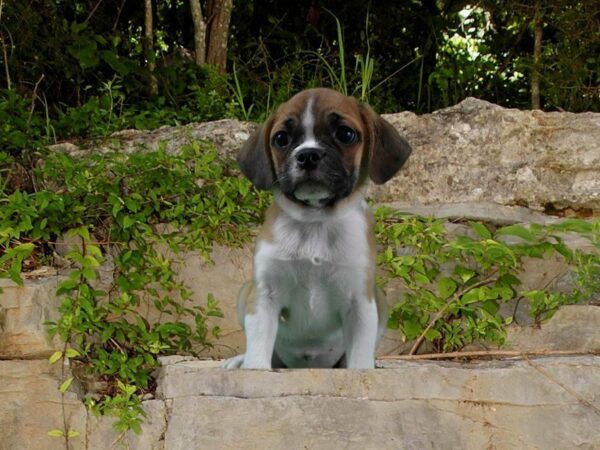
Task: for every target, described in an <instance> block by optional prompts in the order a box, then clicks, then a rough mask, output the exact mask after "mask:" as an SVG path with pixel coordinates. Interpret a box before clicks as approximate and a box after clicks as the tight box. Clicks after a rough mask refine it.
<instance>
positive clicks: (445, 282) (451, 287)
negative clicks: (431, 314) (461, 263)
mask: <svg viewBox="0 0 600 450" xmlns="http://www.w3.org/2000/svg"><path fill="white" fill-rule="evenodd" d="M456 288H457V285H456V281H454V280H453V279H452V278H449V277H444V278H440V280H439V281H438V284H437V289H438V293H439V294H440V297H442V298H443V299H447V298H449V297H450V296H451V295H452V294H454V293H455V292H456Z"/></svg>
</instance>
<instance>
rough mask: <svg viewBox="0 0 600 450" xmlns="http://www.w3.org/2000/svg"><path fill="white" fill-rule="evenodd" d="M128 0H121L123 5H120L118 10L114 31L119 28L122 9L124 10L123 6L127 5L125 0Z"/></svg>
mask: <svg viewBox="0 0 600 450" xmlns="http://www.w3.org/2000/svg"><path fill="white" fill-rule="evenodd" d="M126 1H127V0H123V1H122V2H121V6H119V10H118V11H117V18H116V19H115V23H114V24H113V27H112V30H113V32H114V31H116V29H117V24H118V23H119V19H120V18H121V11H123V7H124V6H125V2H126Z"/></svg>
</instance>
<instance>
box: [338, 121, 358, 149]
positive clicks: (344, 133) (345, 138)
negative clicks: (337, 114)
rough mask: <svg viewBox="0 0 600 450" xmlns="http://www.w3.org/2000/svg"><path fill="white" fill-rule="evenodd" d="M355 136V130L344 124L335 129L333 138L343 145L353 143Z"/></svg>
mask: <svg viewBox="0 0 600 450" xmlns="http://www.w3.org/2000/svg"><path fill="white" fill-rule="evenodd" d="M356 137H357V136H356V131H354V130H353V129H352V128H350V127H347V126H346V125H341V126H339V127H337V129H336V130H335V138H336V139H337V140H338V141H340V142H341V143H342V144H344V145H350V144H353V143H354V141H356Z"/></svg>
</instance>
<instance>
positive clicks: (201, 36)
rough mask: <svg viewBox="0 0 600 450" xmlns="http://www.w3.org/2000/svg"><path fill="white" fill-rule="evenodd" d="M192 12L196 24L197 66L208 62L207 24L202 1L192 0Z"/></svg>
mask: <svg viewBox="0 0 600 450" xmlns="http://www.w3.org/2000/svg"><path fill="white" fill-rule="evenodd" d="M190 11H191V13H192V21H193V22H194V47H195V49H196V58H195V59H196V64H198V65H201V64H204V62H205V61H206V22H205V21H204V17H203V16H202V6H201V5H200V0H190Z"/></svg>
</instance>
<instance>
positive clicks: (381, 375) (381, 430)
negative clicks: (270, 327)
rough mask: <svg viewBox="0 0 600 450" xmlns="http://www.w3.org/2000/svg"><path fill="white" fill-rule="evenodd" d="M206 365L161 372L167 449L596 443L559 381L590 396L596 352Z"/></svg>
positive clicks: (598, 369) (593, 416) (595, 420)
mask: <svg viewBox="0 0 600 450" xmlns="http://www.w3.org/2000/svg"><path fill="white" fill-rule="evenodd" d="M213 365H214V364H210V363H208V364H207V363H205V362H185V363H179V364H177V365H175V366H171V367H169V366H167V367H165V368H163V374H162V376H161V378H160V386H161V394H162V395H163V396H164V397H165V398H169V399H171V398H172V400H170V407H169V416H168V426H167V432H166V434H165V447H166V448H168V449H187V448H190V447H193V446H194V445H198V444H197V443H199V442H202V446H203V448H210V449H240V450H242V449H254V448H261V449H279V448H289V449H304V448H311V449H336V448H344V449H364V448H367V449H382V448H399V449H413V448H414V449H423V448H425V449H430V448H431V449H434V448H436V449H437V448H444V449H446V448H447V449H455V448H462V449H478V448H495V449H512V448H553V449H571V448H575V447H577V448H589V449H592V448H596V447H598V446H600V433H598V432H597V429H598V426H600V416H599V415H598V414H597V413H596V411H595V410H594V409H593V408H591V407H590V406H588V405H585V404H583V403H582V402H580V401H578V399H577V398H576V397H575V396H574V395H573V393H572V392H569V391H567V390H565V388H563V387H561V386H560V385H559V384H558V383H560V384H562V385H563V386H567V387H568V388H570V389H573V390H575V391H576V393H577V395H578V396H580V398H583V399H585V400H586V401H591V402H594V403H596V404H597V402H595V396H596V394H597V392H598V391H599V389H600V358H597V357H580V358H548V359H538V360H533V361H532V362H531V364H530V363H528V362H525V361H511V362H484V363H472V364H464V365H461V364H456V363H430V362H428V363H407V362H387V363H385V364H384V365H385V367H386V368H385V369H376V370H363V371H358V370H335V369H333V370H283V371H260V370H256V371H248V370H231V371H226V370H220V369H215V368H214V367H212V366H213ZM532 365H533V366H535V367H533V366H532ZM536 367H537V368H538V369H539V370H537V369H536ZM540 370H542V371H543V372H544V373H545V374H546V375H543V374H542V373H541V372H540ZM596 407H597V406H596ZM550 424H555V425H554V426H550ZM556 424H560V426H556Z"/></svg>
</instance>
